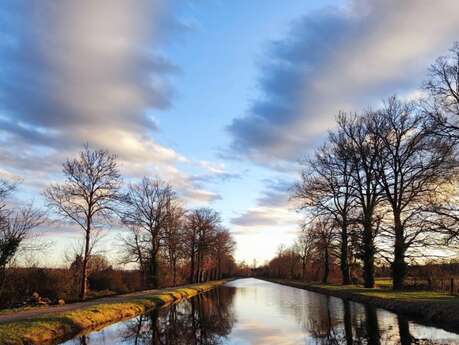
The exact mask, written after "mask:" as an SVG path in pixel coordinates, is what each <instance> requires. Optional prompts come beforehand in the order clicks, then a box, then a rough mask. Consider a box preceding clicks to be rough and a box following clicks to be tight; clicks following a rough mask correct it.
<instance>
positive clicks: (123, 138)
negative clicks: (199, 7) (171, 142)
mask: <svg viewBox="0 0 459 345" xmlns="http://www.w3.org/2000/svg"><path fill="white" fill-rule="evenodd" d="M0 21H1V22H2V26H1V28H0V145H1V146H0V161H1V162H2V166H3V167H4V168H5V169H6V170H7V171H9V172H10V173H12V174H15V175H20V176H23V177H24V183H26V184H28V185H29V186H31V187H33V188H35V189H37V190H40V189H43V188H44V186H45V185H46V184H47V183H48V182H49V181H50V180H54V179H58V178H59V176H58V174H59V172H60V171H61V166H60V165H61V163H62V162H63V161H64V160H65V159H66V158H68V157H72V156H74V155H75V154H76V152H77V151H78V150H80V149H81V147H82V146H83V144H84V143H89V144H90V146H91V147H97V148H99V147H100V148H106V149H109V150H110V151H112V152H114V153H116V154H117V155H118V159H119V162H120V167H121V170H122V172H123V174H124V175H125V176H128V177H134V178H136V177H141V176H143V175H159V176H161V177H165V178H167V179H168V180H170V181H171V182H172V183H174V184H176V185H177V188H178V189H179V190H180V192H181V193H182V194H183V195H188V196H190V197H191V196H193V197H196V198H198V199H199V200H200V201H203V200H208V201H209V200H214V199H216V198H218V196H217V195H216V194H215V193H212V192H208V191H205V190H204V189H203V188H202V186H198V185H197V184H196V183H195V182H193V181H192V179H191V177H190V176H188V175H187V174H185V173H183V172H181V171H179V170H178V169H177V167H176V165H177V164H180V163H187V162H188V159H187V158H186V157H184V156H182V155H181V154H179V153H178V152H176V151H175V150H173V149H171V148H168V147H166V146H164V145H161V144H159V143H158V142H157V141H156V140H155V139H154V136H155V134H156V133H157V131H158V125H157V123H156V121H155V118H154V114H155V113H156V112H157V111H161V110H163V109H166V108H168V107H170V106H171V104H172V102H173V101H174V88H173V82H174V78H176V77H177V76H178V75H179V74H180V73H181V71H180V68H179V67H178V66H176V65H175V64H174V62H173V61H171V60H170V59H169V58H168V57H167V55H166V54H165V53H163V52H164V47H166V46H167V44H168V42H169V41H171V40H172V39H174V38H176V37H179V36H181V35H182V34H183V33H184V32H185V31H187V30H188V28H187V27H186V25H184V24H182V23H181V22H180V21H179V20H178V19H177V18H176V17H175V16H174V14H173V9H172V5H170V2H167V3H166V2H165V1H162V0H151V1H150V0H138V1H124V0H99V1H92V0H82V1H78V2H73V1H40V2H39V3H38V2H32V3H31V2H29V1H15V2H12V1H5V2H2V3H1V4H0ZM44 162H46V164H44Z"/></svg>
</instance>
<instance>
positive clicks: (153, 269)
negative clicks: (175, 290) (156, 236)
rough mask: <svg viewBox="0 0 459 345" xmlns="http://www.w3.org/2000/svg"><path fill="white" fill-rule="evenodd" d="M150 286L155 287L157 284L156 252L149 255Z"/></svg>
mask: <svg viewBox="0 0 459 345" xmlns="http://www.w3.org/2000/svg"><path fill="white" fill-rule="evenodd" d="M150 279H151V287H152V288H153V289H157V288H158V285H159V279H158V260H157V258H156V252H153V253H152V257H151V277H150Z"/></svg>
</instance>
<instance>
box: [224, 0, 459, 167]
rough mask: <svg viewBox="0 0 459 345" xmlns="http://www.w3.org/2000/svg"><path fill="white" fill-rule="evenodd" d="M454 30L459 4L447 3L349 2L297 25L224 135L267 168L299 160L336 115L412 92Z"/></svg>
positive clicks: (272, 50) (270, 56)
mask: <svg viewBox="0 0 459 345" xmlns="http://www.w3.org/2000/svg"><path fill="white" fill-rule="evenodd" d="M458 30H459V3H458V2H455V1H446V0H444V1H438V2H436V3H435V5H434V6H433V5H432V2H431V1H429V0H408V1H398V0H388V1H377V0H370V1H363V0H354V1H352V0H351V1H350V2H349V3H348V4H347V6H345V7H342V8H326V9H323V10H320V11H316V12H313V13H310V14H307V15H306V16H304V17H302V18H299V19H298V20H297V21H295V22H294V23H293V24H292V26H291V29H290V31H289V32H288V33H287V35H285V37H284V39H282V40H278V41H275V42H271V43H270V45H269V49H267V52H266V56H265V58H264V59H263V64H262V65H261V73H260V74H261V76H260V79H259V89H260V93H261V95H260V96H259V97H258V99H257V100H256V101H255V102H253V104H252V105H251V106H250V108H249V110H248V112H247V114H245V116H243V117H240V118H237V119H234V120H233V121H232V123H231V124H230V125H229V127H228V130H229V132H230V133H231V135H232V137H233V142H232V145H231V148H232V150H233V152H235V153H236V154H239V155H244V156H246V157H249V158H251V159H253V160H255V161H257V162H260V163H263V164H267V165H270V164H272V162H273V161H277V162H278V161H279V160H294V159H298V158H299V157H300V156H301V155H302V154H304V152H305V151H307V150H308V149H309V148H311V146H313V145H315V144H316V143H317V142H318V141H320V140H322V138H323V135H324V132H326V130H327V129H329V128H331V127H333V125H334V118H335V116H336V114H337V112H338V111H339V110H344V111H353V110H359V109H361V108H362V107H366V106H368V105H371V104H375V103H376V102H379V100H380V99H381V98H382V97H386V96H389V95H391V94H393V93H402V94H403V93H410V92H412V91H413V90H414V89H415V88H416V87H418V85H419V84H420V82H421V81H422V79H423V76H424V75H425V72H426V68H427V66H428V65H429V64H430V63H431V62H432V61H433V59H434V58H435V57H436V56H437V55H440V54H443V53H444V52H445V51H446V50H447V48H448V47H449V46H450V45H451V44H452V43H453V42H454V41H455V40H457V39H459V37H458V36H457V33H458V32H459V31H458Z"/></svg>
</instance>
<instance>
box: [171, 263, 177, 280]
mask: <svg viewBox="0 0 459 345" xmlns="http://www.w3.org/2000/svg"><path fill="white" fill-rule="evenodd" d="M172 283H173V284H174V286H176V285H177V262H176V259H173V261H172Z"/></svg>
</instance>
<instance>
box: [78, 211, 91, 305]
mask: <svg viewBox="0 0 459 345" xmlns="http://www.w3.org/2000/svg"><path fill="white" fill-rule="evenodd" d="M86 225H87V227H86V236H85V244H84V256H83V264H82V268H81V287H80V301H84V300H85V299H86V293H87V289H88V260H89V246H90V234H91V221H90V220H89V219H88V220H87V222H86Z"/></svg>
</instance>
